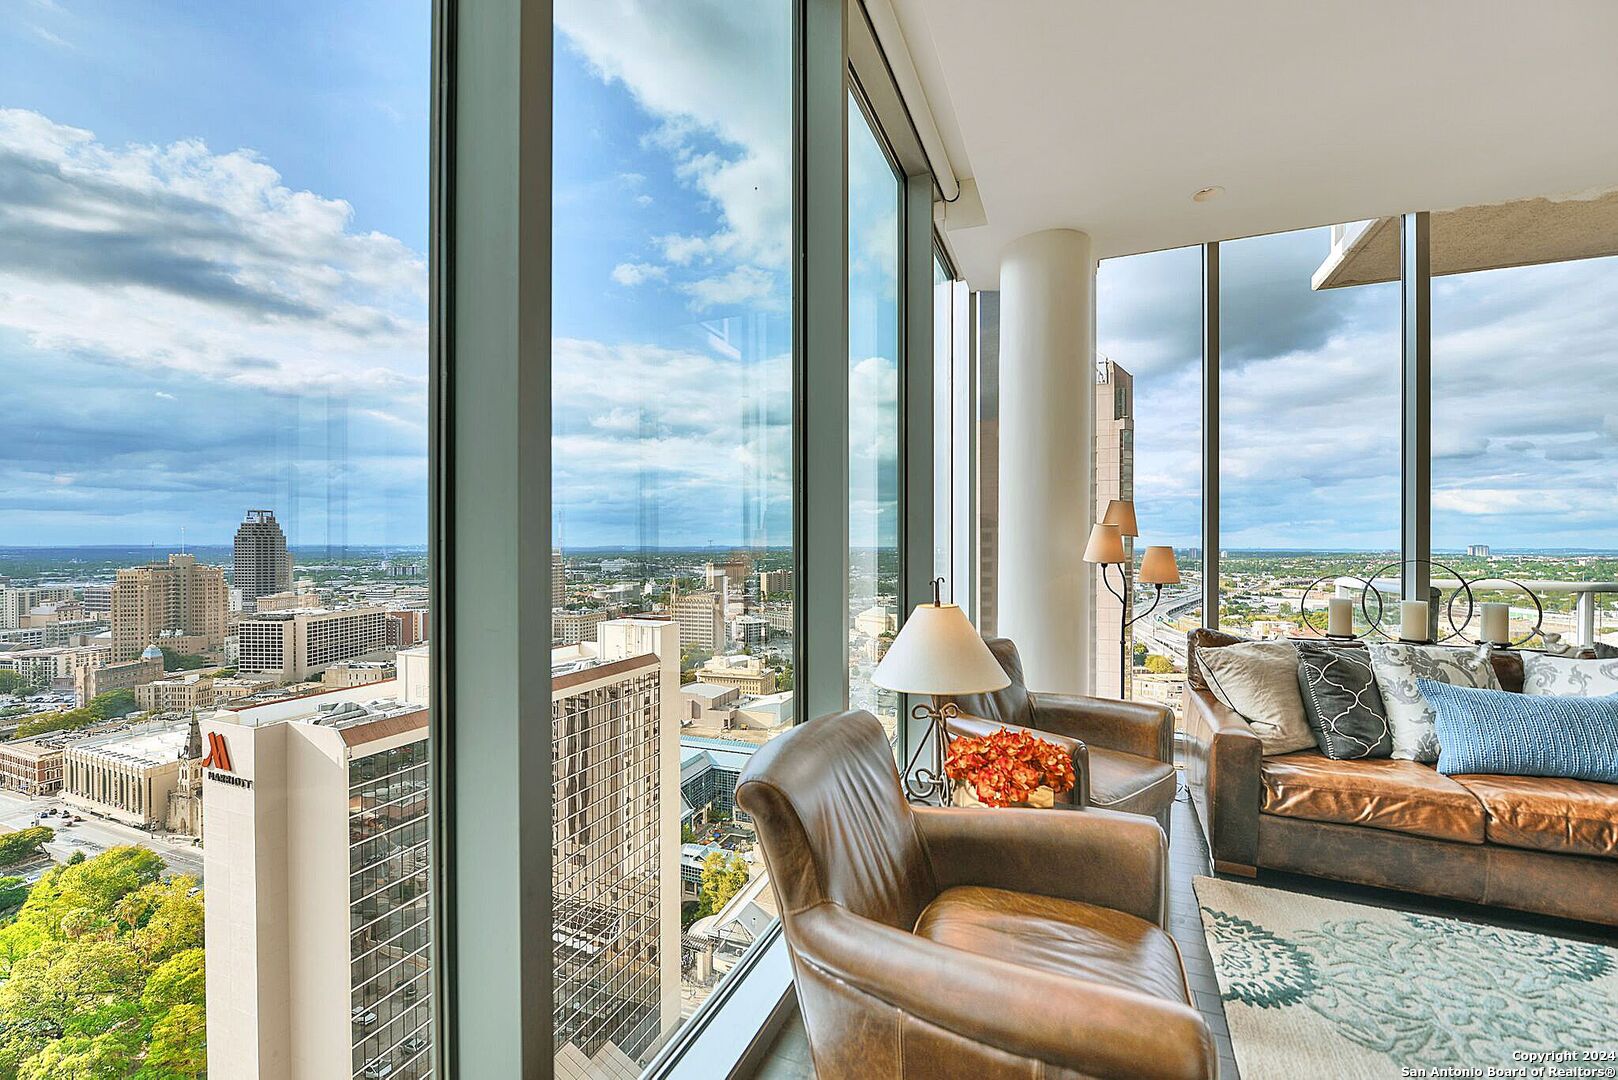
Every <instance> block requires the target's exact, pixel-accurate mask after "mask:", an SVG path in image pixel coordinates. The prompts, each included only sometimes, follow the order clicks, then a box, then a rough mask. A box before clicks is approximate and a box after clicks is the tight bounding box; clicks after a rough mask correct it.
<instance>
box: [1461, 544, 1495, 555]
mask: <svg viewBox="0 0 1618 1080" xmlns="http://www.w3.org/2000/svg"><path fill="white" fill-rule="evenodd" d="M1466 553H1467V555H1469V556H1470V557H1472V558H1474V559H1487V558H1488V557H1489V545H1488V544H1468V545H1467V547H1466Z"/></svg>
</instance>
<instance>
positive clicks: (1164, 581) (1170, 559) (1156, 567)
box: [1140, 545, 1180, 585]
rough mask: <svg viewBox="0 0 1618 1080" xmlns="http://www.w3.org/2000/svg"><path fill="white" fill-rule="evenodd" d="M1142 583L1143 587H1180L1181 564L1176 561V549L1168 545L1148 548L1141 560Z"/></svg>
mask: <svg viewBox="0 0 1618 1080" xmlns="http://www.w3.org/2000/svg"><path fill="white" fill-rule="evenodd" d="M1140 581H1141V583H1142V584H1143V585H1178V584H1179V583H1180V564H1179V563H1177V562H1175V561H1174V549H1173V548H1171V547H1168V546H1166V545H1163V546H1155V547H1149V548H1147V549H1146V554H1145V555H1143V556H1141V560H1140Z"/></svg>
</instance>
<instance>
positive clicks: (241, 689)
mask: <svg viewBox="0 0 1618 1080" xmlns="http://www.w3.org/2000/svg"><path fill="white" fill-rule="evenodd" d="M264 686H265V682H264V681H263V680H256V679H241V678H223V677H218V676H214V675H211V674H207V673H205V672H201V671H184V672H178V673H176V674H173V675H170V676H168V677H167V678H163V679H156V680H153V681H152V682H149V683H146V684H144V685H142V686H137V687H135V703H136V704H137V705H139V706H140V707H141V708H142V709H143V710H145V711H146V712H153V713H189V712H195V711H196V710H198V709H209V708H213V707H215V706H220V705H223V704H225V702H227V701H233V700H235V699H236V698H239V697H246V696H247V695H248V694H251V693H253V692H255V691H257V690H261V689H263V688H264Z"/></svg>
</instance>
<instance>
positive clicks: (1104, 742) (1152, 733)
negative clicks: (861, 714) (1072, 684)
mask: <svg viewBox="0 0 1618 1080" xmlns="http://www.w3.org/2000/svg"><path fill="white" fill-rule="evenodd" d="M983 641H984V644H986V645H988V646H989V651H990V652H992V653H993V654H994V658H995V659H996V660H998V661H1000V667H1001V668H1002V669H1004V671H1005V673H1006V675H1007V677H1008V678H1010V679H1011V685H1010V686H1008V687H1006V688H1005V689H1004V690H996V691H995V692H994V693H992V694H968V695H962V696H960V697H954V698H950V697H943V698H940V699H939V703H940V704H943V703H944V702H947V701H953V702H954V703H955V705H956V707H957V708H958V709H960V710H961V714H962V715H961V718H960V720H958V721H952V722H951V724H950V727H951V730H953V731H954V732H956V733H957V734H966V735H982V734H987V733H988V732H991V731H997V730H999V729H1000V728H1002V727H1007V728H1028V729H1030V730H1033V731H1035V732H1037V733H1039V734H1040V735H1047V736H1051V735H1053V736H1057V738H1055V739H1053V740H1052V741H1054V742H1058V743H1060V744H1061V745H1063V746H1067V747H1068V748H1069V749H1071V750H1072V751H1073V771H1074V773H1075V774H1077V776H1078V783H1077V784H1076V785H1075V786H1074V789H1073V791H1072V792H1071V794H1070V799H1071V801H1072V802H1073V803H1075V804H1076V805H1079V806H1095V807H1100V808H1101V809H1105V810H1121V811H1124V812H1125V813H1130V814H1147V815H1150V816H1151V817H1154V818H1156V819H1157V823H1158V824H1159V825H1161V826H1162V827H1163V832H1164V833H1165V834H1167V833H1168V832H1169V819H1170V812H1171V811H1172V810H1173V808H1174V792H1175V785H1176V781H1175V776H1174V713H1173V712H1171V711H1170V710H1168V709H1166V708H1164V707H1163V706H1161V705H1149V704H1144V703H1141V702H1134V701H1114V700H1112V699H1110V698H1096V697H1083V696H1080V695H1070V694H1045V693H1030V692H1029V690H1028V687H1027V684H1026V683H1025V682H1024V681H1023V673H1022V658H1021V657H1020V656H1018V655H1017V646H1016V645H1015V644H1013V643H1012V641H1011V639H1010V638H996V637H987V636H986V637H984V639H983Z"/></svg>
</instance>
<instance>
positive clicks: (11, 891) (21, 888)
mask: <svg viewBox="0 0 1618 1080" xmlns="http://www.w3.org/2000/svg"><path fill="white" fill-rule="evenodd" d="M26 899H28V882H26V881H24V880H23V879H22V878H20V877H0V916H4V915H10V914H11V913H13V912H14V911H16V910H17V909H18V908H20V907H22V902H23V901H24V900H26Z"/></svg>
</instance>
